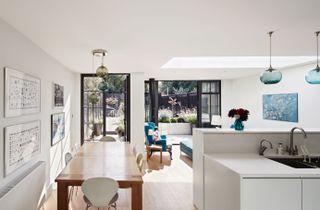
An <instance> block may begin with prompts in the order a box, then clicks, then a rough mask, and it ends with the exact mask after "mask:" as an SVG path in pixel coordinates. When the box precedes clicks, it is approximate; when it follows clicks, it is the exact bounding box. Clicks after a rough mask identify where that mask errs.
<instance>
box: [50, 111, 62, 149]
mask: <svg viewBox="0 0 320 210" xmlns="http://www.w3.org/2000/svg"><path fill="white" fill-rule="evenodd" d="M64 136H65V117H64V112H62V113H57V114H52V115H51V146H53V145H55V144H56V143H58V142H59V141H61V140H62V139H64Z"/></svg>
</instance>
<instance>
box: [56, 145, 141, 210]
mask: <svg viewBox="0 0 320 210" xmlns="http://www.w3.org/2000/svg"><path fill="white" fill-rule="evenodd" d="M93 177H110V178H113V179H115V180H117V181H118V183H119V187H120V188H131V206H132V210H141V209H142V184H143V180H142V175H141V172H140V171H139V168H138V166H137V164H136V160H135V156H134V154H133V152H132V147H131V145H130V144H129V143H124V142H94V143H93V142H89V143H84V144H83V145H82V147H81V148H80V150H79V151H78V152H77V153H76V154H75V156H74V157H73V159H72V160H71V161H70V162H69V163H68V165H67V166H66V167H65V168H64V169H63V170H62V172H61V173H60V174H59V175H58V176H57V178H56V180H55V181H56V182H57V185H58V190H57V192H58V209H59V210H67V209H68V205H69V204H68V187H69V186H81V184H82V182H83V181H84V180H86V179H89V178H93Z"/></svg>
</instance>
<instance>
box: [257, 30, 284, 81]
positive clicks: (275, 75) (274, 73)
mask: <svg viewBox="0 0 320 210" xmlns="http://www.w3.org/2000/svg"><path fill="white" fill-rule="evenodd" d="M268 34H269V38H270V41H269V43H270V66H269V68H268V69H267V70H265V71H264V72H263V73H262V74H261V76H260V81H261V82H262V83H264V84H265V85H270V84H276V83H278V82H280V81H281V79H282V74H281V72H280V71H278V70H276V69H273V68H272V66H271V36H272V34H273V31H270V32H269V33H268Z"/></svg>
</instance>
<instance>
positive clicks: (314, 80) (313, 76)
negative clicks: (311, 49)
mask: <svg viewBox="0 0 320 210" xmlns="http://www.w3.org/2000/svg"><path fill="white" fill-rule="evenodd" d="M315 34H316V37H317V67H316V68H315V69H312V70H310V71H309V72H308V73H307V75H306V77H305V79H306V81H307V82H308V83H309V84H320V67H319V34H320V31H316V32H315Z"/></svg>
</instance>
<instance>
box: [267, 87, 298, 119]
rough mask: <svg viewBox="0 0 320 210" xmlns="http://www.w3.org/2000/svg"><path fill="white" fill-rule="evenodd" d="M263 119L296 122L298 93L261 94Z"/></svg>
mask: <svg viewBox="0 0 320 210" xmlns="http://www.w3.org/2000/svg"><path fill="white" fill-rule="evenodd" d="M263 119H267V120H278V121H287V122H298V93H287V94H266V95H263Z"/></svg>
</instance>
